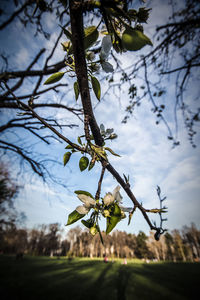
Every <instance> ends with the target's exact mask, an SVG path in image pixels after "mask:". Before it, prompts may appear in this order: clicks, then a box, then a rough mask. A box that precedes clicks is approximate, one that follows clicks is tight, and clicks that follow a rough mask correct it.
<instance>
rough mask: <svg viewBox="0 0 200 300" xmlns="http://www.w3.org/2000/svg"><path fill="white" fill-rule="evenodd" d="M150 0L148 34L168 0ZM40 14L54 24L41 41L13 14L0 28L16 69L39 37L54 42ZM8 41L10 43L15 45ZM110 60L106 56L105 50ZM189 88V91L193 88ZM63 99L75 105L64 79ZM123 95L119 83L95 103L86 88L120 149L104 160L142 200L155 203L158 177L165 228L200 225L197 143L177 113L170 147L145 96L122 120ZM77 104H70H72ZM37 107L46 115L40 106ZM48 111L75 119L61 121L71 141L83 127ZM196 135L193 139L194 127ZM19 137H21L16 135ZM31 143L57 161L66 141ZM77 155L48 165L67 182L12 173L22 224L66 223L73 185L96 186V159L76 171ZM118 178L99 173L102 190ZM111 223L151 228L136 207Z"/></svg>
mask: <svg viewBox="0 0 200 300" xmlns="http://www.w3.org/2000/svg"><path fill="white" fill-rule="evenodd" d="M151 4H152V6H151ZM148 5H149V6H150V7H152V8H153V9H152V12H151V15H150V19H149V22H148V24H147V25H146V26H145V33H146V34H147V35H148V36H149V37H150V38H152V39H153V34H154V30H155V25H158V24H161V23H164V22H165V20H166V19H167V17H168V14H169V13H170V9H169V6H168V4H167V1H166V2H165V3H164V4H163V1H152V2H150V3H149V4H148ZM45 21H46V28H47V29H48V30H49V31H52V30H53V32H54V33H53V34H52V36H51V39H50V40H49V41H46V40H45V41H44V40H43V38H42V37H38V38H36V39H34V40H32V38H31V34H30V31H25V30H24V28H23V27H22V25H21V24H20V23H19V22H16V23H15V24H14V25H13V26H12V25H11V27H10V28H9V35H8V36H7V38H6V41H5V33H3V34H4V35H1V39H2V40H4V48H5V49H6V47H9V51H10V53H11V61H12V62H13V64H14V65H15V66H16V68H17V69H23V68H24V66H26V65H28V62H29V61H30V59H31V58H33V57H34V54H35V53H36V52H37V51H38V49H39V48H38V47H39V46H41V43H44V47H45V48H47V49H49V51H50V50H51V49H52V47H53V43H54V41H55V39H56V36H57V30H56V29H55V27H54V26H55V24H54V21H53V19H52V17H48V18H47V17H46V18H45ZM30 30H31V29H30ZM54 30H55V31H54ZM16 37H17V38H16ZM63 41H64V38H63ZM12 45H14V49H13V47H12ZM30 45H31V49H30ZM38 45H39V46H38ZM154 45H155V44H154ZM148 50H150V48H148V46H147V47H145V48H144V50H142V51H143V52H140V53H139V54H142V53H146V52H147V51H148ZM134 56H135V53H134V54H132V53H131V54H129V53H128V54H127V53H126V54H125V55H122V56H121V58H120V59H121V61H122V64H123V66H128V65H129V64H130V62H132V61H133V62H134V59H135V57H134ZM62 57H63V52H62V49H61V47H60V48H59V49H58V51H57V52H56V55H55V57H54V60H55V61H56V60H60V59H62ZM109 61H110V62H112V60H111V58H110V60H109ZM37 67H39V66H37ZM115 76H117V75H115ZM152 76H153V73H152ZM65 81H67V78H64V79H63V82H65ZM31 84H32V82H31V81H28V82H27V85H26V87H25V89H26V92H28V90H29V86H30V85H31ZM136 84H140V81H139V80H138V81H137V79H136ZM165 84H166V85H167V90H168V94H167V95H166V96H164V97H163V101H164V103H168V102H169V101H170V100H169V99H172V95H173V94H174V90H173V89H174V87H175V83H174V81H173V78H172V79H171V81H170V82H166V83H165ZM23 89H24V87H23ZM105 90H106V85H105V86H104V85H103V86H102V93H103V91H105ZM23 92H25V90H23ZM116 92H117V90H116ZM190 92H191V91H190ZM193 92H194V93H195V88H194V89H193ZM45 97H49V99H50V98H51V97H55V98H54V99H55V100H56V101H58V100H59V99H58V97H59V96H57V95H52V94H49V95H47V96H45ZM66 99H67V100H66V101H67V103H68V105H74V102H75V99H74V95H73V90H72V89H70V87H69V89H68V91H67V95H66ZM128 100H129V99H128V96H127V90H126V89H125V88H124V89H122V90H121V99H120V100H119V99H118V98H117V97H116V95H115V94H114V93H110V94H109V95H107V96H106V97H105V98H104V99H103V100H102V101H101V103H100V104H98V103H97V100H96V99H95V96H94V95H93V94H92V101H93V103H94V104H95V115H96V118H97V121H98V123H99V124H101V123H103V124H104V125H105V127H106V128H114V130H115V132H116V133H117V135H118V139H117V140H114V141H112V142H110V143H108V145H107V146H108V147H111V148H112V149H113V150H114V151H115V152H117V153H118V154H120V155H121V158H118V157H114V156H112V155H109V158H110V162H111V163H112V164H113V166H114V167H115V168H116V169H117V171H118V172H119V173H121V174H123V173H125V174H129V175H130V184H131V187H132V191H133V193H134V195H135V196H136V198H137V199H138V200H139V201H140V202H142V203H143V205H144V207H145V208H155V207H158V206H159V201H158V198H157V194H156V186H157V185H159V186H160V187H161V190H162V194H163V195H164V196H167V201H166V205H167V206H168V213H167V215H166V217H167V218H168V221H167V222H166V227H167V228H168V229H170V230H171V229H174V228H181V227H182V226H183V225H190V223H191V222H195V223H196V225H197V226H198V227H200V218H199V212H200V204H199V203H200V199H199V195H200V164H199V154H200V153H199V152H200V151H199V147H197V148H195V149H193V148H192V147H191V145H190V144H189V142H188V138H187V133H186V132H185V129H184V125H183V123H182V121H181V118H179V140H180V141H181V145H180V146H179V147H176V148H174V149H172V145H171V143H170V142H169V140H168V139H167V131H166V128H165V126H164V125H163V124H162V123H161V124H160V125H159V126H157V125H156V124H155V121H156V119H155V116H154V115H153V113H152V112H151V108H152V106H151V103H150V102H148V101H146V103H145V104H143V105H142V106H141V107H138V108H136V110H135V111H134V114H133V117H132V118H130V119H129V121H128V122H127V124H122V123H121V120H122V119H123V117H124V109H125V108H126V106H127V104H128ZM79 101H80V100H79ZM78 105H79V104H76V106H77V107H78ZM42 113H43V116H44V115H45V111H43V112H42ZM52 115H54V116H57V117H58V118H62V119H63V120H65V121H66V119H67V120H68V121H70V122H72V123H75V124H78V125H80V127H79V128H75V129H73V130H71V129H68V128H67V129H64V131H63V133H64V134H65V135H66V136H67V137H68V138H69V139H71V140H73V141H75V142H76V137H77V136H78V135H82V134H83V128H82V123H81V122H80V121H79V120H78V119H77V118H75V117H74V116H71V115H69V116H68V117H66V113H65V112H63V111H58V112H54V111H53V112H52ZM7 116H8V115H7V113H4V116H3V118H4V119H6V118H7ZM172 116H173V108H169V109H168V110H167V111H166V117H167V119H168V120H169V123H170V125H171V126H173V117H172ZM179 117H180V116H179ZM24 136H25V134H24V132H22V131H21V132H20V138H21V139H22V137H24ZM7 138H9V139H12V140H14V139H15V138H16V137H15V136H14V134H13V133H10V134H9V135H8V136H7ZM195 141H196V143H197V145H199V135H198V136H197V137H196V140H195ZM23 142H24V139H22V143H23ZM29 143H31V144H34V143H35V140H29ZM33 147H34V149H36V150H37V152H38V153H39V152H42V153H43V154H45V155H48V153H51V154H53V156H54V157H55V159H56V160H58V161H59V162H60V163H62V158H63V154H64V153H65V149H64V147H65V145H64V144H59V143H57V142H53V144H52V145H51V146H50V147H44V146H42V145H40V144H37V145H35V146H33ZM79 158H80V155H79V154H74V155H73V156H72V158H71V159H70V162H69V164H68V165H67V166H66V167H61V166H60V167H57V166H55V165H52V170H53V172H54V173H57V175H58V176H61V177H62V178H66V184H67V186H68V188H67V189H63V188H61V187H58V186H52V185H47V184H44V183H42V182H41V181H40V180H39V179H38V178H37V177H35V176H32V175H31V174H30V173H29V172H28V171H27V172H26V173H25V175H24V174H20V175H19V176H18V181H19V183H21V184H23V186H24V188H23V189H22V190H21V192H20V194H19V197H18V199H17V200H16V208H17V209H19V210H21V211H24V212H25V214H26V215H27V222H26V226H27V227H33V226H35V225H37V224H42V223H53V222H58V223H60V224H61V225H62V226H64V224H66V222H67V216H68V214H69V213H70V212H71V211H72V210H74V209H75V208H76V206H77V205H79V204H80V202H79V200H78V199H77V198H76V196H75V194H74V193H73V192H74V190H77V189H79V190H81V189H82V190H88V191H89V192H90V193H93V194H95V191H96V189H97V183H98V178H99V171H100V166H96V167H95V168H93V169H92V170H91V171H90V172H88V171H84V172H82V173H80V171H79V168H78V161H79ZM13 166H14V170H13V174H16V177H17V174H18V173H17V170H18V169H17V166H18V162H16V161H15V159H14V160H13V161H12V167H13ZM15 166H16V167H15ZM116 185H117V183H116V182H115V180H114V179H113V178H112V176H111V175H110V174H108V173H106V174H105V178H104V181H103V187H102V196H104V195H105V193H106V192H109V191H110V192H112V190H113V189H114V188H115V187H116ZM121 194H122V196H123V204H124V205H125V206H130V205H131V201H130V200H129V199H128V198H127V197H126V195H125V193H124V192H123V191H121ZM152 219H156V216H155V215H152ZM101 224H102V229H105V224H104V221H103V220H102V222H101ZM76 225H80V226H82V225H81V222H80V221H79V222H78V223H76V224H75V225H72V226H71V227H69V228H66V227H65V230H66V232H67V230H68V229H70V228H72V227H74V226H76ZM117 229H119V230H126V231H127V232H131V233H137V232H138V231H139V230H143V231H145V232H146V233H148V232H149V227H148V225H147V224H146V222H145V220H144V219H143V217H142V216H141V213H140V212H139V211H138V212H136V213H135V215H134V216H133V219H132V224H131V225H130V226H127V218H126V219H125V220H123V221H122V222H120V223H119V224H118V226H117Z"/></svg>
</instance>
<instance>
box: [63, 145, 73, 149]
mask: <svg viewBox="0 0 200 300" xmlns="http://www.w3.org/2000/svg"><path fill="white" fill-rule="evenodd" d="M65 149H74V147H72V146H71V145H67V146H66V147H65Z"/></svg>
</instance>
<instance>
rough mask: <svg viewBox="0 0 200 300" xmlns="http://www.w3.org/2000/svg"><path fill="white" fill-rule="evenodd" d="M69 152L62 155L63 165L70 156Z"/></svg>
mask: <svg viewBox="0 0 200 300" xmlns="http://www.w3.org/2000/svg"><path fill="white" fill-rule="evenodd" d="M71 155H72V154H71V152H66V153H65V154H64V156H63V163H64V166H65V165H66V164H67V163H68V161H69V159H70V157H71Z"/></svg>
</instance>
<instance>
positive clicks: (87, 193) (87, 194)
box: [74, 190, 94, 199]
mask: <svg viewBox="0 0 200 300" xmlns="http://www.w3.org/2000/svg"><path fill="white" fill-rule="evenodd" d="M74 193H75V194H77V195H81V194H83V195H86V196H89V197H91V198H93V199H94V197H93V196H92V195H91V194H90V193H89V192H86V191H81V190H78V191H74Z"/></svg>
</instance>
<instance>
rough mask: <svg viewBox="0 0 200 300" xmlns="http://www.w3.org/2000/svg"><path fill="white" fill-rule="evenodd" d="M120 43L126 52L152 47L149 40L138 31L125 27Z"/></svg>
mask: <svg viewBox="0 0 200 300" xmlns="http://www.w3.org/2000/svg"><path fill="white" fill-rule="evenodd" d="M122 43H123V46H124V48H125V49H126V50H130V51H137V50H140V49H142V48H143V47H144V46H145V45H151V46H153V44H152V42H151V40H150V39H149V38H148V37H147V36H146V35H145V34H144V33H143V32H141V31H140V30H136V29H134V28H131V27H127V28H126V29H125V31H124V32H123V35H122Z"/></svg>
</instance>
